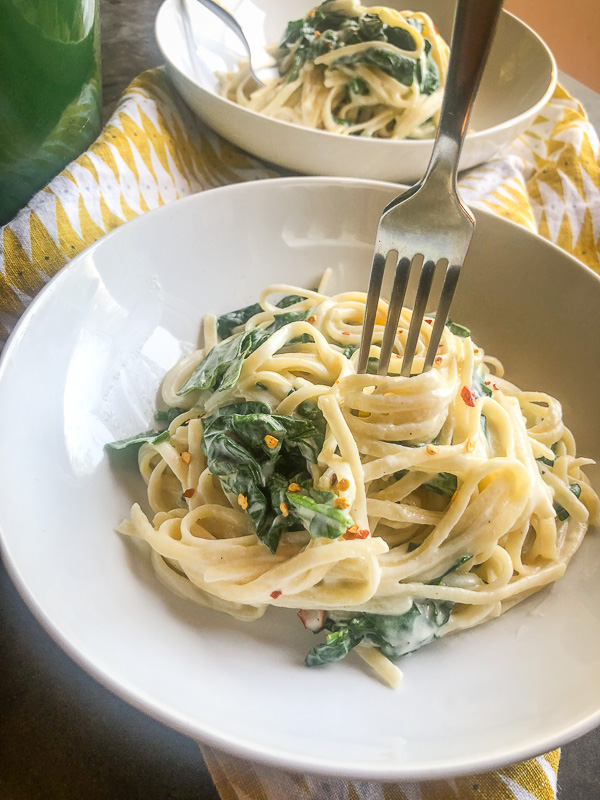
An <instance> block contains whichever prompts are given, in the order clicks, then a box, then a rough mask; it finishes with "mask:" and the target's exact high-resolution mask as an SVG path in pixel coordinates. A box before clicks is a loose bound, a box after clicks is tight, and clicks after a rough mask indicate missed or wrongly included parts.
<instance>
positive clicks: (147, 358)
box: [0, 178, 600, 779]
mask: <svg viewBox="0 0 600 800" xmlns="http://www.w3.org/2000/svg"><path fill="white" fill-rule="evenodd" d="M395 192H396V188H395V187H391V186H389V185H385V184H375V183H366V182H365V183H355V182H352V181H348V180H342V179H338V180H327V179H322V178H321V179H320V178H306V179H282V180H278V181H263V182H256V183H247V184H242V185H237V186H232V187H227V188H223V189H217V190H214V191H213V192H210V193H205V194H200V195H196V196H194V197H191V198H188V199H186V200H183V201H179V202H177V203H174V204H173V205H170V206H166V207H164V208H162V209H160V210H158V211H155V212H151V213H149V214H148V215H146V216H144V217H141V218H139V219H137V220H135V221H133V222H131V223H129V224H127V225H125V226H124V227H122V228H120V229H118V230H116V231H115V232H113V233H111V234H109V235H108V236H106V237H105V238H104V239H102V240H100V241H99V242H98V243H97V244H95V245H93V246H91V247H90V248H88V249H87V250H86V251H85V253H83V254H82V255H81V256H79V257H78V258H76V259H75V260H74V261H73V262H72V263H71V264H70V265H69V266H67V267H66V268H65V269H64V270H63V271H62V272H61V273H60V274H59V275H58V276H57V277H56V278H55V279H54V280H52V281H51V283H50V284H49V286H48V287H47V288H46V289H45V290H44V291H43V292H42V293H41V294H40V296H39V297H38V298H37V299H36V301H35V302H34V303H33V304H32V306H31V308H30V309H29V311H28V313H27V314H26V315H25V317H24V319H23V320H22V322H21V323H20V324H19V326H18V328H17V330H16V331H15V332H14V334H13V336H12V339H11V341H10V343H9V344H8V345H7V347H6V351H5V353H4V357H3V361H2V364H1V366H0V419H2V420H4V427H3V433H2V442H3V458H2V459H1V460H0V487H1V489H0V528H1V541H2V546H3V555H4V558H5V561H6V564H7V567H8V569H9V571H10V573H11V575H12V577H13V579H14V580H15V582H16V584H17V586H18V588H19V590H20V592H21V594H22V595H23V597H24V598H25V600H26V601H27V603H28V604H29V605H30V607H31V608H32V610H33V611H34V613H35V614H36V615H37V617H38V618H39V619H40V621H41V622H42V623H43V624H44V625H45V626H46V628H47V629H48V630H49V631H50V633H51V634H52V635H53V636H54V637H55V639H56V640H57V641H58V642H59V643H60V644H61V645H62V646H63V647H64V648H65V649H66V650H67V652H68V653H70V655H71V656H72V657H73V658H74V659H75V660H76V661H77V662H78V663H79V664H81V665H82V666H83V667H84V668H85V669H87V670H88V671H89V672H90V673H91V674H92V675H94V676H95V677H96V678H97V679H98V680H100V681H101V682H102V683H104V684H105V685H106V686H108V687H109V688H110V689H112V690H113V691H114V692H116V693H117V694H119V695H120V696H122V697H124V698H125V699H126V700H128V701H129V702H131V703H133V704H134V705H136V706H138V707H139V708H141V709H143V710H144V711H146V712H147V713H148V714H150V715H152V716H154V717H156V718H158V719H160V720H162V721H163V722H165V723H166V724H168V725H171V726H173V727H174V728H177V729H179V730H181V731H183V732H184V733H187V734H189V735H190V736H192V737H195V738H197V739H201V740H203V741H206V742H211V743H213V744H215V745H217V746H220V747H223V748H225V749H228V750H231V751H233V752H236V753H238V754H242V755H245V756H247V757H249V758H255V759H261V760H265V761H269V762H272V763H275V764H279V765H282V766H286V767H289V768H294V769H301V770H307V771H311V772H323V773H331V774H336V775H349V776H356V777H363V778H364V777H373V778H378V779H391V778H395V779H409V778H433V777H439V776H443V775H457V774H463V773H474V772H478V771H481V770H485V769H488V768H490V767H492V766H496V765H499V764H505V763H507V762H512V761H516V760H519V759H522V758H525V757H527V756H530V755H533V754H537V753H540V752H542V751H544V750H547V749H550V748H552V747H554V746H556V745H558V744H561V743H563V742H566V741H567V740H569V739H571V738H573V737H575V736H578V735H580V734H583V733H584V732H586V731H587V730H589V729H591V728H592V727H593V726H594V725H596V724H598V723H600V682H599V681H598V675H599V674H600V535H599V533H598V532H597V531H590V532H589V533H588V536H587V537H586V539H585V541H584V543H583V545H582V548H581V550H580V551H579V552H578V553H577V555H576V557H575V558H574V560H573V562H572V564H571V566H570V567H569V569H568V571H567V574H566V576H565V577H564V578H563V579H562V580H560V581H558V582H557V583H555V584H553V585H552V586H551V587H548V588H547V589H545V590H543V591H542V592H540V593H539V594H537V595H535V596H534V597H532V598H530V599H529V600H527V601H525V602H523V603H522V604H521V605H519V606H518V607H516V608H515V609H513V610H511V611H509V612H508V613H506V614H505V615H503V616H502V617H500V618H499V619H497V620H493V621H491V622H489V623H487V624H485V625H483V626H481V627H478V628H475V629H473V630H470V631H467V632H464V633H460V634H458V635H456V636H450V637H448V638H446V639H443V640H440V641H439V642H436V643H434V644H432V645H430V646H428V647H425V648H423V649H422V650H420V651H419V652H417V653H415V654H413V655H411V656H409V657H407V658H405V659H404V660H403V661H402V663H401V666H402V669H403V671H404V681H403V683H402V685H401V688H400V689H399V690H397V691H395V692H394V691H392V690H391V689H389V688H387V687H386V686H384V685H383V684H382V683H380V682H379V681H378V680H377V679H374V678H373V677H372V675H371V674H370V673H369V671H368V669H367V668H366V667H365V666H363V665H362V662H360V659H358V658H349V659H347V660H346V661H344V662H342V663H340V664H338V665H333V666H331V667H326V668H322V669H312V670H310V669H306V668H305V667H304V666H303V658H304V655H305V653H306V651H307V649H308V647H310V646H311V644H312V637H311V635H310V634H309V633H308V632H306V631H304V630H303V629H302V627H301V625H300V624H299V623H298V620H297V619H296V617H295V614H294V612H293V611H285V610H279V609H271V611H270V612H269V613H268V614H267V615H266V617H264V618H263V619H261V620H259V621H258V622H255V623H243V622H238V621H235V620H233V619H232V618H231V617H228V616H225V615H221V614H219V613H217V612H214V611H209V610H207V609H204V608H201V607H199V606H196V605H194V604H192V603H190V602H188V601H185V600H183V599H180V598H178V597H176V596H174V595H172V594H171V593H170V592H169V591H168V590H166V589H164V588H163V587H162V586H161V585H160V584H159V583H158V582H157V580H156V578H155V576H154V573H153V571H152V568H151V565H150V559H149V553H148V551H147V550H146V549H145V548H144V547H142V546H140V547H138V546H136V545H137V544H138V543H136V542H133V541H131V540H124V539H123V538H122V537H121V536H119V535H118V534H116V533H115V532H114V530H113V528H114V526H115V525H116V524H117V523H118V522H119V521H120V520H121V519H122V518H124V517H125V516H127V515H128V512H129V508H130V505H131V503H132V502H133V501H134V500H135V499H140V498H142V497H143V487H142V485H141V481H140V480H139V479H138V478H137V477H136V469H135V466H134V464H129V465H126V464H123V462H117V461H114V463H111V461H110V460H109V458H108V457H107V455H106V454H105V451H104V445H105V444H106V443H107V442H109V441H112V440H114V439H119V438H123V437H124V436H127V435H130V434H132V433H136V432H138V431H140V430H146V429H148V428H149V427H151V426H152V424H153V412H154V407H155V402H156V395H157V390H158V387H159V385H160V382H161V380H162V378H163V376H164V374H165V372H166V370H167V369H168V368H169V367H170V366H171V365H172V364H173V363H174V362H175V361H176V360H177V359H178V358H179V356H180V355H181V354H182V352H183V351H185V350H187V349H191V347H192V346H193V345H194V343H196V342H197V338H198V333H199V328H200V321H201V318H202V316H203V314H204V313H205V312H208V311H216V312H218V313H221V312H225V311H228V310H231V309H232V308H237V307H240V306H242V305H245V304H247V303H249V302H252V301H253V300H254V299H255V298H256V297H257V296H258V293H259V291H260V289H261V288H262V287H264V286H265V285H267V284H269V283H273V282H278V281H282V282H292V283H296V284H301V285H304V286H307V287H310V286H312V285H314V282H315V280H316V279H317V278H318V276H320V275H321V273H322V272H323V270H324V269H325V268H326V267H332V268H333V273H334V274H333V282H334V286H333V289H334V290H335V289H336V288H344V287H345V288H356V289H360V290H364V289H365V288H366V286H367V281H368V274H369V265H370V259H371V252H372V244H373V238H374V234H375V230H376V226H377V221H378V218H379V214H380V212H381V209H382V208H383V206H384V205H385V203H387V202H388V201H389V200H390V199H391V198H392V197H393V196H394V194H395ZM477 216H478V226H477V231H476V234H475V240H474V244H473V249H472V252H471V254H470V255H469V258H468V261H467V263H466V264H465V267H464V271H463V273H462V275H461V280H460V282H459V289H458V293H457V297H456V304H455V307H454V308H453V318H454V319H457V320H460V322H462V323H464V324H466V325H468V326H469V327H471V329H472V330H473V331H474V336H475V337H476V341H478V342H479V343H480V344H482V345H483V346H484V347H486V348H487V349H488V350H489V352H491V353H493V354H495V355H497V356H499V357H500V358H501V359H502V360H503V361H504V363H505V366H506V367H507V376H508V377H509V379H510V378H512V379H513V380H514V381H515V383H517V384H520V385H521V386H522V387H524V388H531V389H540V390H544V391H548V392H549V393H551V394H553V395H554V396H556V397H557V398H559V399H560V400H561V401H562V403H563V406H564V415H565V418H566V422H567V424H568V425H569V426H570V427H571V428H572V430H573V432H574V434H575V437H576V439H577V442H578V445H579V449H580V451H581V452H582V453H584V454H586V455H589V456H590V457H595V458H596V459H600V419H599V410H598V396H600V373H599V372H598V370H597V369H596V368H595V367H596V364H597V353H598V351H599V349H600V318H599V316H598V314H597V309H598V307H599V305H600V279H599V278H598V276H596V275H594V274H593V273H592V272H591V271H590V270H588V269H587V268H586V267H583V266H582V265H581V264H579V263H578V262H577V261H575V260H573V259H572V258H570V257H568V256H567V255H565V254H564V253H563V252H561V251H560V250H558V249H557V248H555V247H553V246H552V245H550V244H548V243H547V242H544V241H543V240H541V239H539V238H538V237H536V236H534V235H532V234H530V233H528V232H526V231H525V230H523V229H521V228H518V227H516V226H515V225H512V224H510V223H508V222H506V221H503V220H501V219H499V218H496V217H494V216H492V215H490V214H486V213H483V212H479V213H478V215H477ZM233 219H235V220H236V227H237V233H236V235H235V236H232V233H231V220H233ZM588 474H589V475H590V477H591V478H592V481H593V482H595V485H596V488H598V485H599V484H600V474H599V471H598V469H597V468H593V469H590V470H589V472H588Z"/></svg>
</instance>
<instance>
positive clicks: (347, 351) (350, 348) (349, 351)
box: [342, 344, 358, 358]
mask: <svg viewBox="0 0 600 800" xmlns="http://www.w3.org/2000/svg"><path fill="white" fill-rule="evenodd" d="M357 350H358V345H357V344H349V345H347V346H346V347H344V349H343V351H342V352H343V354H344V355H345V356H346V358H352V356H353V355H354V353H356V351H357Z"/></svg>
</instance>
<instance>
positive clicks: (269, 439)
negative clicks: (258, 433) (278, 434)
mask: <svg viewBox="0 0 600 800" xmlns="http://www.w3.org/2000/svg"><path fill="white" fill-rule="evenodd" d="M265 444H266V445H267V447H268V448H269V450H273V449H274V448H276V447H277V445H278V444H279V439H276V438H275V437H274V436H270V435H269V434H267V435H266V436H265Z"/></svg>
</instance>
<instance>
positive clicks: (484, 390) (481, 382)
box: [471, 366, 493, 397]
mask: <svg viewBox="0 0 600 800" xmlns="http://www.w3.org/2000/svg"><path fill="white" fill-rule="evenodd" d="M485 377H486V376H485V372H484V371H483V368H482V367H481V366H479V367H477V368H476V369H474V370H473V375H472V377H471V389H472V390H473V394H474V395H475V397H482V396H483V395H485V396H486V397H491V396H492V394H493V392H492V390H491V389H490V387H489V386H486V383H485Z"/></svg>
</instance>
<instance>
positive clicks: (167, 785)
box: [0, 0, 600, 800]
mask: <svg viewBox="0 0 600 800" xmlns="http://www.w3.org/2000/svg"><path fill="white" fill-rule="evenodd" d="M159 5H160V0H101V3H100V7H101V23H102V56H103V78H104V109H105V115H104V116H105V119H106V118H107V117H108V116H109V115H110V113H111V111H112V110H113V108H114V105H115V103H116V101H117V99H118V97H119V95H120V94H121V92H122V91H123V89H124V88H125V86H126V85H127V84H128V83H129V81H130V80H131V79H132V78H133V77H135V75H137V74H138V73H139V72H141V71H142V70H144V69H148V68H149V67H153V66H156V65H158V64H160V63H161V58H160V53H159V52H158V49H157V47H156V44H155V42H154V35H153V20H154V16H155V14H156V11H157V10H158V7H159ZM569 80H570V79H567V80H566V81H565V82H567V83H568V82H569ZM579 87H581V85H580V84H577V83H575V84H573V82H570V83H569V87H568V88H569V89H570V90H571V91H573V92H575V93H576V94H577V93H578V90H579ZM579 94H580V95H581V99H582V100H583V101H584V103H585V104H586V107H587V108H588V111H589V112H590V117H591V118H592V120H593V121H594V122H595V124H596V125H597V127H598V122H599V121H600V97H599V96H598V95H597V94H595V93H593V92H591V93H590V91H589V90H587V89H586V88H585V87H581V91H580V92H579ZM584 95H585V96H584ZM0 630H1V631H2V636H1V637H0V710H1V711H0V764H1V769H0V797H1V798H2V800H218V795H217V793H216V790H215V789H214V787H213V785H212V781H211V779H210V775H209V773H208V770H207V768H206V766H205V765H204V763H203V761H202V758H201V756H200V753H199V750H198V747H197V745H196V744H195V742H193V741H191V740H190V739H188V738H187V737H185V736H182V735H181V734H179V733H176V732H175V731H172V730H170V729H169V728H166V727H165V726H163V725H162V724H160V723H158V722H156V721H155V720H153V719H151V718H150V717H147V716H146V715H145V714H142V713H141V712H139V711H137V710H136V709H134V708H132V707H131V706H129V705H128V704H127V703H124V702H123V701H122V700H120V699H119V698H117V697H116V696H115V695H113V694H112V693H111V692H109V691H108V690H107V689H105V688H104V687H103V686H101V685H100V684H98V683H97V682H96V681H95V680H94V679H92V678H91V677H89V676H88V675H87V674H86V673H85V672H84V671H83V670H81V669H80V668H79V667H78V666H77V665H76V664H75V663H74V662H73V661H71V659H70V658H69V657H68V656H67V655H65V653H63V651H62V650H61V649H60V648H59V647H58V646H57V645H56V644H55V642H54V641H53V640H52V639H51V638H50V636H49V635H48V634H47V633H46V632H45V631H44V630H43V628H42V627H41V626H40V625H39V623H38V622H37V621H36V620H35V619H34V617H33V616H32V615H31V613H30V612H29V610H28V609H27V607H26V606H25V604H24V603H23V601H22V600H21V598H20V597H19V595H18V594H17V592H16V590H15V588H14V586H13V585H12V583H11V581H10V579H9V577H8V575H7V574H6V571H5V569H4V567H3V565H2V564H1V563H0ZM559 783H560V792H559V798H561V800H594V798H596V797H598V796H599V794H600V791H599V789H600V730H597V731H595V732H592V733H590V734H588V735H587V736H584V737H583V738H581V739H579V740H578V741H577V742H574V743H572V744H570V745H567V746H566V747H564V748H563V757H562V762H561V768H560V772H559ZM281 800H284V798H282V799H281ZM285 800H287V798H285ZM290 800H292V799H291V798H290Z"/></svg>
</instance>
